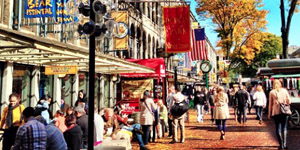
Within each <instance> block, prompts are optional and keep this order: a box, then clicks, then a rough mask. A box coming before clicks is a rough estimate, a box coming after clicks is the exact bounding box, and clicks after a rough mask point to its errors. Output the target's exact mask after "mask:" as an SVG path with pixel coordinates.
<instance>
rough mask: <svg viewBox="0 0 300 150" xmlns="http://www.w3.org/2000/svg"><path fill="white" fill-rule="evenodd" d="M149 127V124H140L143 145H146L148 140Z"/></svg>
mask: <svg viewBox="0 0 300 150" xmlns="http://www.w3.org/2000/svg"><path fill="white" fill-rule="evenodd" d="M150 127H151V125H142V130H143V136H142V137H143V142H144V145H147V144H148V142H149V140H150Z"/></svg>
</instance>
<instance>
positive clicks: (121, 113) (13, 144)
mask: <svg viewBox="0 0 300 150" xmlns="http://www.w3.org/2000/svg"><path fill="white" fill-rule="evenodd" d="M273 87H274V89H273V90H272V91H271V92H270V96H269V103H268V99H267V98H266V94H265V93H264V91H263V88H262V86H261V85H257V86H256V87H254V88H252V91H247V88H246V87H245V86H241V87H240V88H238V87H235V89H232V90H231V91H229V92H228V93H227V92H226V91H225V90H224V88H223V86H217V87H212V88H211V89H210V90H208V89H206V88H201V87H200V86H198V87H195V89H194V90H193V92H192V93H189V92H182V91H181V88H180V86H176V87H174V86H171V87H169V91H168V97H167V99H166V104H164V103H163V101H162V100H158V101H157V102H155V101H154V99H153V98H152V97H151V92H150V91H148V90H146V91H144V93H143V96H142V97H141V100H140V102H139V112H140V118H139V123H135V124H133V123H130V122H129V118H128V114H126V113H125V106H124V105H123V104H120V103H118V104H116V106H115V107H114V108H105V109H103V110H100V111H99V110H98V107H96V106H95V107H94V109H95V114H94V116H95V117H94V123H95V131H94V133H95V137H94V145H95V146H97V145H99V144H101V143H103V142H104V141H105V140H107V139H110V140H117V139H123V140H126V142H127V143H128V145H130V142H131V139H132V137H135V138H136V140H137V141H138V143H139V146H140V149H141V150H144V149H148V148H147V144H148V143H149V142H151V137H152V142H154V141H155V138H156V137H157V138H164V137H165V133H168V137H172V139H171V140H170V143H171V144H173V143H184V142H185V122H188V121H189V120H188V117H187V116H188V113H187V112H186V111H185V112H183V113H181V114H180V115H178V113H174V110H172V109H173V107H174V106H175V105H178V104H183V102H185V103H193V104H194V107H195V109H196V110H197V120H196V121H197V122H198V123H202V122H203V120H204V113H205V112H206V113H210V114H211V115H210V116H211V118H210V120H211V122H212V124H214V123H215V125H216V126H217V128H218V129H219V131H220V140H225V133H226V120H228V119H229V117H230V115H229V106H230V105H232V106H233V108H234V112H235V116H236V121H238V122H239V123H241V124H243V125H245V124H246V122H247V108H248V110H249V108H250V109H251V108H252V107H255V109H256V115H257V120H258V123H259V124H262V120H263V112H264V111H263V109H268V118H273V119H274V122H275V125H276V135H277V137H278V142H279V144H280V147H279V148H280V149H287V145H286V138H287V120H288V116H287V115H284V114H282V113H281V112H280V104H284V105H289V104H290V99H289V94H288V92H287V90H286V89H284V88H282V86H281V82H280V81H279V80H275V81H274V85H273ZM183 93H189V94H183ZM51 102H52V98H51V97H50V96H49V95H44V96H42V98H41V99H40V100H39V101H38V103H37V105H36V106H35V107H34V108H33V107H27V108H24V106H23V105H22V104H20V102H19V99H18V95H16V94H11V95H10V96H9V105H8V106H7V107H5V108H4V109H3V112H2V116H1V122H0V128H1V129H4V134H3V147H2V148H3V150H18V149H50V150H51V149H59V150H63V149H68V150H79V149H82V148H83V149H86V148H87V147H88V114H87V110H88V105H87V97H86V94H85V92H84V91H83V90H80V91H79V93H78V100H77V101H76V103H75V107H69V108H67V109H65V112H64V111H62V110H57V111H56V113H55V114H54V116H52V112H51V111H50V109H49V108H50V105H51ZM267 104H269V105H267ZM178 111H179V110H178ZM178 128H179V129H180V132H179V134H178ZM151 133H152V135H151ZM179 135H180V138H179ZM178 139H179V140H178Z"/></svg>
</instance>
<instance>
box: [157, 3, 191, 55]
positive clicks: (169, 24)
mask: <svg viewBox="0 0 300 150" xmlns="http://www.w3.org/2000/svg"><path fill="white" fill-rule="evenodd" d="M163 22H164V29H165V36H166V37H165V39H166V46H165V49H166V52H167V53H183V52H189V51H191V36H190V31H191V22H190V7H189V6H176V7H163Z"/></svg>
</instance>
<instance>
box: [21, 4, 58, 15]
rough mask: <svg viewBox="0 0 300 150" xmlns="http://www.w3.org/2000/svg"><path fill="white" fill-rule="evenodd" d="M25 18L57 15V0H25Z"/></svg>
mask: <svg viewBox="0 0 300 150" xmlns="http://www.w3.org/2000/svg"><path fill="white" fill-rule="evenodd" d="M24 1H25V3H24V11H25V12H24V17H25V18H44V17H54V16H55V11H56V10H55V8H56V7H55V0H24Z"/></svg>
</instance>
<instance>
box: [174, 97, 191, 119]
mask: <svg viewBox="0 0 300 150" xmlns="http://www.w3.org/2000/svg"><path fill="white" fill-rule="evenodd" d="M188 110H189V104H188V103H187V102H186V101H185V100H184V101H182V102H180V103H174V105H173V106H172V107H171V114H172V115H173V116H175V117H180V116H182V115H183V114H184V113H186V112H187V111H188Z"/></svg>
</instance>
